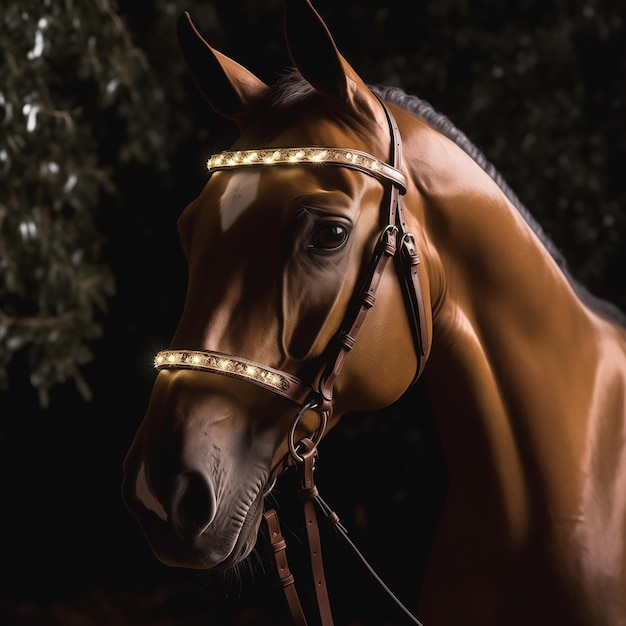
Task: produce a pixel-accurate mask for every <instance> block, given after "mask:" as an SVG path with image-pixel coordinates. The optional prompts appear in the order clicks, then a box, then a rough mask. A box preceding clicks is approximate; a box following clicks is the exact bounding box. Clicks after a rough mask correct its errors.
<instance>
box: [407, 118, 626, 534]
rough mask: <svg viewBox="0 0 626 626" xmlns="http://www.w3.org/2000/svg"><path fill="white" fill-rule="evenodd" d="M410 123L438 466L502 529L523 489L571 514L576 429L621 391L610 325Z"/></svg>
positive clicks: (469, 172)
mask: <svg viewBox="0 0 626 626" xmlns="http://www.w3.org/2000/svg"><path fill="white" fill-rule="evenodd" d="M419 132H420V137H419V141H416V142H412V146H415V148H414V149H413V150H412V151H411V154H410V155H408V157H407V162H408V163H409V165H408V167H409V168H410V167H411V165H410V163H413V164H414V166H415V170H416V171H417V174H416V175H415V177H414V181H415V184H416V186H417V187H418V188H419V193H420V194H421V197H422V198H423V202H424V204H423V207H424V208H423V210H424V217H423V219H424V220H425V223H426V224H427V227H426V230H427V238H428V242H429V248H430V250H429V251H427V253H426V256H427V257H429V258H430V265H429V275H430V277H431V294H432V296H433V309H434V318H433V328H434V336H433V347H432V353H431V356H430V360H429V363H428V367H427V372H426V375H427V380H428V383H429V387H430V395H431V401H432V403H433V407H434V410H435V412H436V413H437V418H438V423H439V427H440V432H441V437H442V443H443V445H444V451H445V453H446V456H447V459H448V462H449V464H450V470H451V478H452V479H453V481H454V478H455V472H456V473H458V476H457V478H459V479H460V483H459V484H463V485H465V486H467V481H476V480H478V481H482V483H481V485H480V489H481V490H482V492H483V493H484V494H485V498H486V499H487V498H492V500H491V504H490V505H489V506H490V507H493V506H494V503H495V502H499V503H500V504H501V506H502V509H501V511H500V512H499V513H500V514H501V515H503V516H504V518H506V523H507V525H508V526H509V530H510V532H515V528H516V527H517V526H519V525H523V524H524V522H525V520H528V510H523V509H524V508H525V507H529V506H531V494H532V499H533V500H534V502H535V503H536V502H537V500H538V499H545V502H546V503H548V502H549V507H550V510H549V511H546V514H548V515H551V516H557V517H559V518H562V519H567V518H571V517H575V516H576V515H578V512H579V510H580V497H581V493H582V491H583V490H584V488H585V485H584V481H585V473H586V471H587V468H586V467H585V464H586V463H589V458H590V450H589V443H590V439H589V436H590V433H591V432H592V431H593V430H594V429H596V430H597V429H598V428H601V426H598V424H599V423H600V421H601V419H602V415H601V411H600V408H601V400H600V398H599V394H601V393H603V394H608V395H607V396H605V398H604V399H603V400H602V402H604V410H608V408H609V407H610V404H611V402H613V403H616V404H619V403H620V402H623V399H624V398H623V389H622V387H623V380H624V376H625V374H624V372H625V370H626V366H625V365H624V362H625V359H624V333H623V331H622V330H621V329H618V328H616V327H614V326H612V325H610V324H608V323H607V322H605V321H604V320H602V319H600V318H599V317H598V316H597V315H595V314H594V313H592V312H591V311H590V310H589V309H588V308H587V307H586V306H585V305H584V304H583V303H582V302H581V301H580V300H579V298H578V297H577V296H576V294H575V293H574V291H573V289H572V288H571V286H570V285H569V283H568V281H567V279H566V278H565V276H564V275H563V273H562V272H561V270H560V269H559V268H558V266H557V264H556V263H555V262H554V261H553V259H552V258H551V256H550V254H549V253H548V252H547V250H546V249H545V247H544V245H543V244H542V243H541V241H540V240H539V239H538V237H537V236H536V235H535V233H534V232H533V231H532V230H531V228H530V227H529V226H528V225H527V224H526V222H525V220H524V219H523V217H522V216H521V215H520V214H519V212H518V211H517V210H516V209H515V208H514V207H513V206H512V205H511V204H510V202H509V201H508V200H507V199H506V197H505V195H504V194H503V193H502V191H501V190H500V189H499V188H498V186H497V185H496V184H495V183H494V182H493V181H492V179H491V178H490V177H489V176H488V175H487V174H486V173H484V172H483V170H482V169H481V168H480V167H479V166H478V165H477V164H476V163H475V162H474V161H473V160H472V159H471V158H470V157H468V156H467V155H466V154H465V153H464V152H463V151H462V150H461V149H459V148H458V147H456V146H454V145H453V144H452V143H451V142H449V141H447V140H444V139H442V138H441V137H440V136H439V135H437V134H436V133H434V132H433V131H431V130H426V129H421V130H420V131H419ZM417 150H419V151H420V152H417ZM426 164H428V165H426ZM601 373H603V374H604V375H605V376H607V375H608V376H613V377H614V378H615V381H616V383H615V385H613V386H612V388H611V386H610V384H609V385H605V386H604V387H600V385H599V383H598V377H599V376H600V375H601ZM607 399H608V402H607ZM615 423H618V422H615ZM619 423H623V409H621V415H620V418H619ZM494 492H496V493H495V495H497V498H496V499H493V496H494ZM487 494H489V495H487ZM475 495H476V494H475V493H472V495H471V497H472V498H473V497H475ZM477 508H478V510H480V507H477ZM519 530H520V531H523V529H522V528H519Z"/></svg>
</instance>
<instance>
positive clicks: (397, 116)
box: [123, 0, 626, 626]
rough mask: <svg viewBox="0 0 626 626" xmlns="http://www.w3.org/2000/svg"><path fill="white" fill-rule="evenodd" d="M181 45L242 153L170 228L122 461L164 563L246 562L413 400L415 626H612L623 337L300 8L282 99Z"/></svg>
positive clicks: (625, 469)
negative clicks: (162, 336) (387, 416)
mask: <svg viewBox="0 0 626 626" xmlns="http://www.w3.org/2000/svg"><path fill="white" fill-rule="evenodd" d="M177 28H178V37H179V43H180V48H181V51H182V55H183V57H184V60H185V63H186V65H187V68H188V70H189V72H190V74H191V76H192V78H193V79H194V81H195V83H196V85H197V87H198V89H199V90H200V92H201V94H202V95H203V96H204V98H205V99H206V100H207V102H208V103H209V105H210V106H211V107H212V108H213V109H215V111H217V113H218V114H219V115H221V116H223V117H224V118H225V119H227V120H231V121H232V122H234V123H235V124H236V125H237V127H238V130H239V136H238V138H237V139H236V141H235V142H234V144H233V145H232V146H231V148H230V149H229V150H228V151H226V152H223V153H220V154H217V155H214V156H212V157H211V158H210V159H209V160H208V163H207V168H208V171H209V173H210V176H209V178H208V181H207V182H206V185H205V187H204V188H203V190H202V191H201V193H200V195H199V196H198V197H197V198H196V199H195V200H194V201H192V202H191V203H190V204H189V205H188V206H187V207H186V208H185V210H184V211H183V213H182V214H181V216H180V218H179V221H178V227H179V235H180V241H181V245H182V248H183V250H184V252H185V255H186V258H187V262H188V272H189V274H188V285H187V293H186V298H185V302H184V307H183V310H182V314H181V317H180V320H179V323H178V326H177V328H176V330H175V332H174V335H173V337H172V340H171V343H170V347H169V348H167V349H165V350H162V351H161V352H159V354H158V355H157V356H156V358H155V367H156V369H157V375H156V380H155V382H154V387H153V390H152V394H151V396H150V400H149V402H148V406H147V410H146V413H145V416H144V418H143V421H142V422H141V425H140V426H139V429H138V431H137V433H136V435H135V437H134V440H133V442H132V444H131V446H130V449H129V451H128V454H127V457H126V459H125V462H124V479H123V497H124V500H125V502H126V505H127V506H128V508H129V509H130V511H131V512H132V514H133V515H134V516H135V517H136V518H137V520H138V522H139V524H140V526H141V528H142V530H143V532H144V534H145V535H146V537H147V539H148V541H149V543H150V546H151V548H152V550H153V551H154V554H155V555H156V557H157V558H158V559H159V560H161V561H162V562H163V563H166V564H168V565H171V566H175V567H185V568H197V569H204V570H215V571H219V570H228V569H229V568H232V567H234V566H235V565H236V564H238V563H241V562H242V561H243V560H244V559H246V557H247V556H248V555H249V554H250V552H251V551H252V550H253V548H254V546H255V544H256V542H257V536H258V533H259V528H260V525H261V523H262V519H263V517H264V502H265V501H266V498H267V497H268V494H269V493H270V492H271V488H272V486H273V484H274V482H275V481H276V479H277V478H278V477H279V476H281V474H282V473H283V472H284V471H285V469H286V467H288V466H289V465H290V463H291V464H293V463H294V462H297V461H303V460H308V459H310V458H312V457H314V456H315V452H316V450H317V448H318V446H319V445H320V442H321V441H322V440H323V438H324V437H325V436H326V434H327V433H328V432H329V431H330V430H331V429H333V428H335V427H336V426H337V424H338V423H339V422H340V421H341V419H342V417H344V416H347V415H350V414H355V413H358V412H360V411H372V412H378V411H381V410H382V409H383V408H384V407H388V406H389V405H391V404H392V403H394V402H396V401H397V400H398V399H400V398H402V397H405V395H406V394H407V391H408V390H409V389H410V388H412V386H413V385H414V384H415V382H416V380H418V379H419V380H420V381H422V382H423V384H424V385H425V386H426V389H427V393H428V398H429V401H430V403H431V405H432V410H433V412H434V416H435V420H436V427H437V432H438V436H439V438H440V441H441V446H442V450H443V454H444V456H445V460H446V465H447V472H448V488H447V493H446V498H445V503H444V505H443V509H442V512H441V516H440V519H439V522H438V526H437V529H436V533H435V536H434V539H433V541H432V546H431V548H430V554H429V560H428V564H427V567H426V571H425V574H424V578H423V581H422V583H421V585H420V587H421V588H420V589H416V593H415V602H414V603H413V604H412V606H411V609H412V610H414V611H415V612H416V615H417V616H418V617H419V620H422V621H423V623H424V624H425V626H430V625H433V626H434V625H437V626H449V625H456V624H461V623H462V624H464V625H466V626H474V625H476V626H478V625H480V626H490V625H494V626H495V625H498V626H500V625H502V624H507V626H516V625H522V624H524V625H526V624H529V623H532V624H534V625H535V626H543V625H546V626H547V625H549V626H554V624H567V625H569V626H574V625H576V626H591V625H593V626H624V625H625V624H626V480H625V479H624V477H625V476H626V421H625V418H626V390H625V387H626V317H625V316H624V315H623V313H622V312H620V311H619V310H618V309H617V308H616V307H614V306H613V305H611V304H610V303H608V302H606V301H603V300H601V299H599V298H597V297H594V296H593V295H592V294H591V293H590V291H588V290H587V289H586V288H585V287H583V286H582V285H581V284H580V283H579V282H577V281H576V280H574V279H573V278H572V276H571V274H570V272H569V270H568V269H567V264H566V263H565V261H564V259H563V258H562V257H561V255H560V253H559V251H558V250H557V249H556V247H555V246H554V244H553V243H551V241H550V240H549V238H548V237H547V236H546V235H545V233H544V232H543V231H542V229H541V228H540V226H539V225H538V224H537V223H536V221H535V220H533V218H532V216H531V215H530V213H529V212H528V211H527V210H526V209H525V207H523V206H522V205H521V203H520V201H519V200H518V199H517V197H516V196H515V194H514V193H513V192H512V191H511V189H510V188H509V187H508V186H507V184H506V183H505V181H504V180H503V179H502V177H501V176H500V174H499V173H498V172H497V171H496V169H495V168H494V167H493V166H492V165H491V164H490V163H489V162H488V161H487V160H486V158H485V157H484V156H483V155H482V153H481V152H480V151H479V150H478V149H477V148H476V147H475V146H473V145H472V144H471V142H470V141H469V140H468V139H467V137H466V136H465V135H464V134H463V133H462V132H461V131H459V130H458V129H457V128H455V127H454V125H453V124H452V123H451V122H450V121H449V120H448V119H447V118H446V117H445V116H443V115H442V114H440V113H438V112H436V111H435V110H433V108H432V107H430V105H428V104H427V103H426V102H424V101H422V100H420V99H419V98H417V97H416V96H413V95H410V94H408V93H406V92H404V91H402V90H400V89H399V88H396V87H389V88H386V87H379V86H371V85H368V84H366V82H365V81H364V80H363V79H362V78H361V77H360V76H359V74H358V73H357V72H356V71H355V70H354V69H353V67H352V66H351V65H350V64H349V63H348V61H347V60H346V59H345V58H344V56H343V55H342V54H341V53H340V52H339V50H338V48H337V46H336V44H335V42H334V40H333V38H332V35H331V34H330V32H329V30H328V28H327V26H326V24H325V23H324V21H323V19H322V17H321V16H320V15H319V14H318V12H317V11H316V10H315V9H314V7H313V6H312V5H311V3H310V2H309V1H308V0H286V2H285V4H284V33H285V39H286V44H287V48H288V51H289V56H290V60H291V62H292V64H293V67H292V68H291V69H289V70H288V71H286V73H285V74H284V75H282V76H281V78H280V79H279V80H278V81H277V82H276V83H275V84H273V85H267V84H266V83H265V82H263V81H262V80H261V79H259V78H258V77H256V76H255V75H254V74H253V73H252V72H251V71H249V70H247V69H246V68H244V67H243V66H241V65H240V64H239V63H237V62H236V61H234V60H232V59H231V58H230V57H228V56H226V55H224V54H223V53H221V52H219V51H218V50H216V49H214V48H212V47H211V46H210V45H209V44H208V43H207V42H206V41H205V40H204V38H203V37H202V35H201V34H200V33H199V32H198V31H197V29H196V27H195V26H194V24H193V22H192V20H191V17H190V16H189V14H188V13H183V14H182V15H181V16H180V18H179V21H178V26H177ZM418 418H419V415H416V416H415V419H418ZM307 462H308V461H307ZM309 469H310V468H309ZM381 471H384V470H381Z"/></svg>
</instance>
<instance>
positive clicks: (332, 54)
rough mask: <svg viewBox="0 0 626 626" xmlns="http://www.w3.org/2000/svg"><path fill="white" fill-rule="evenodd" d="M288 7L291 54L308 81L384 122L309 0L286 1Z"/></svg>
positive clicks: (368, 91)
mask: <svg viewBox="0 0 626 626" xmlns="http://www.w3.org/2000/svg"><path fill="white" fill-rule="evenodd" d="M284 7H285V22H284V29H285V40H286V42H287V47H288V49H289V55H290V57H291V60H292V62H293V64H294V65H295V66H296V68H298V70H299V71H300V73H301V74H302V75H303V76H304V78H305V79H306V80H307V81H308V82H309V83H310V84H311V85H313V86H314V87H315V88H316V89H317V90H318V91H321V92H322V93H324V94H325V95H326V96H330V97H332V98H335V99H338V100H339V101H340V102H344V103H346V104H349V105H351V106H352V107H353V108H355V109H357V110H359V111H361V112H365V111H369V112H370V113H371V114H373V116H374V117H375V118H376V119H382V118H381V116H382V115H383V114H382V109H381V107H380V104H379V103H378V101H377V100H376V98H375V96H373V94H372V93H371V91H370V90H369V88H368V87H367V85H366V84H365V82H364V81H363V80H362V79H361V77H360V76H359V75H358V74H357V73H356V72H355V71H354V69H353V68H352V66H351V65H350V64H349V63H348V62H347V61H346V59H345V58H344V57H343V56H342V55H341V53H340V52H339V50H338V49H337V46H336V45H335V42H334V40H333V38H332V35H331V34H330V32H329V30H328V27H327V26H326V24H325V23H324V21H323V20H322V18H321V17H320V15H319V13H318V12H317V11H316V10H315V9H314V8H313V6H312V5H311V3H310V2H309V0H284Z"/></svg>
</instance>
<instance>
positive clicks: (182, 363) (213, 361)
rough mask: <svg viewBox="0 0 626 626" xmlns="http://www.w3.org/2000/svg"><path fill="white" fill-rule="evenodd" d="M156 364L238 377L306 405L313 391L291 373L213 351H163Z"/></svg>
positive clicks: (160, 366) (157, 365)
mask: <svg viewBox="0 0 626 626" xmlns="http://www.w3.org/2000/svg"><path fill="white" fill-rule="evenodd" d="M154 367H155V368H156V369H158V370H161V369H169V368H177V369H193V370H199V371H202V372H211V373H213V374H221V375H223V376H230V377H232V378H238V379H240V380H245V381H247V382H250V383H254V384H256V385H258V386H260V387H263V388H265V389H268V390H269V391H273V392H274V393H277V394H279V395H281V396H283V397H285V398H288V399H289V400H292V401H293V402H296V403H298V404H304V403H305V402H306V401H307V398H309V396H311V393H312V390H311V388H310V387H307V386H306V385H305V384H304V383H303V382H302V381H301V380H300V379H298V378H296V377H295V376H292V375H291V374H288V373H287V372H281V371H279V370H275V369H273V368H271V367H267V366H266V365H261V364H259V363H255V362H254V361H249V360H248V359H244V358H242V357H233V356H230V355H229V354H224V353H222V352H213V351H211V350H161V352H159V353H158V354H157V355H156V356H155V357H154Z"/></svg>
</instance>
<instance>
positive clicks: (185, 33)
mask: <svg viewBox="0 0 626 626" xmlns="http://www.w3.org/2000/svg"><path fill="white" fill-rule="evenodd" d="M177 31H178V43H179V45H180V49H181V52H182V54H183V58H184V59H185V63H186V65H187V68H188V70H189V73H190V74H191V76H192V78H193V79H194V81H195V83H196V85H197V87H198V89H199V90H200V93H202V95H203V96H204V97H205V99H206V100H207V102H208V103H209V104H210V105H211V106H212V107H213V108H214V109H215V110H216V111H217V112H218V113H219V114H220V115H222V116H223V117H226V118H228V119H231V120H234V121H235V122H236V123H237V124H238V125H239V126H240V127H241V126H243V125H244V124H245V121H246V119H247V118H248V116H249V114H250V112H251V111H252V109H253V108H254V106H255V104H256V103H257V102H258V101H259V100H260V99H262V98H263V96H264V95H265V93H266V92H267V90H268V89H269V88H268V86H267V85H266V84H265V83H264V82H263V81H262V80H260V79H259V78H257V77H256V76H255V75H254V74H253V73H252V72H250V71H249V70H247V69H246V68H245V67H242V66H241V65H239V63H237V62H235V61H233V60H232V59H230V58H229V57H227V56H226V55H224V54H222V53H221V52H218V51H217V50H215V49H214V48H212V47H211V46H210V45H209V44H208V43H207V42H206V41H205V40H204V38H203V37H202V35H200V33H199V32H198V30H197V29H196V27H195V25H194V23H193V22H192V21H191V16H190V15H189V13H187V11H185V12H184V13H182V14H181V15H180V17H179V18H178V26H177Z"/></svg>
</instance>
